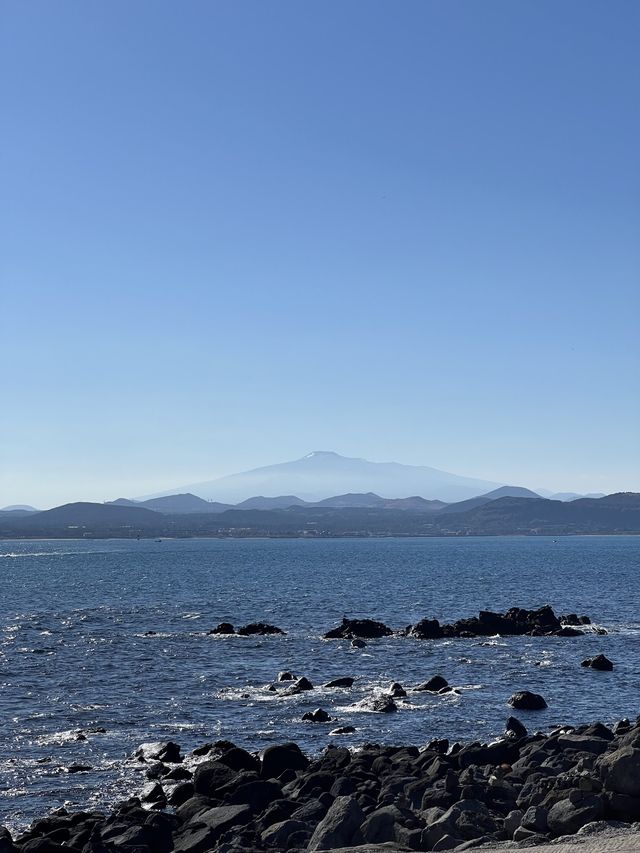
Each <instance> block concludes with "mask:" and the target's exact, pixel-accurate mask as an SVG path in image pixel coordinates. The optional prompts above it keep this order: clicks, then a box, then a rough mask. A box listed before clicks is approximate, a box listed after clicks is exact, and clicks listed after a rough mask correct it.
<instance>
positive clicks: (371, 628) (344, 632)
mask: <svg viewBox="0 0 640 853" xmlns="http://www.w3.org/2000/svg"><path fill="white" fill-rule="evenodd" d="M392 634H393V631H392V630H391V628H389V627H388V626H387V625H385V624H384V622H376V621H375V620H374V619H347V618H346V617H345V618H344V619H343V620H342V623H341V624H340V625H338V627H337V628H332V629H331V630H330V631H327V633H326V634H325V635H324V639H325V640H341V639H343V640H355V639H362V638H364V639H365V640H372V639H376V638H379V637H390V636H391V635H392Z"/></svg>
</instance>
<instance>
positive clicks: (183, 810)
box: [176, 794, 211, 823]
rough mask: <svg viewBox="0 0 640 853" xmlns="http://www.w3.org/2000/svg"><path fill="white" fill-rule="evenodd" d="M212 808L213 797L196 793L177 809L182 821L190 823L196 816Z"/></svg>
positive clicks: (177, 815)
mask: <svg viewBox="0 0 640 853" xmlns="http://www.w3.org/2000/svg"><path fill="white" fill-rule="evenodd" d="M210 808H211V799H210V798H209V797H204V796H202V794H194V795H193V796H192V797H189V799H188V800H185V801H184V802H183V803H182V804H181V805H179V806H178V808H177V809H176V817H177V818H178V820H179V821H180V823H189V822H190V821H191V820H193V818H194V817H197V816H198V815H199V814H201V812H206V811H207V809H210Z"/></svg>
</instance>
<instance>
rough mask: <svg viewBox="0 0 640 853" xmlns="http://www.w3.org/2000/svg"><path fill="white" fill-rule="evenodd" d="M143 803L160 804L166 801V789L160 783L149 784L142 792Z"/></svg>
mask: <svg viewBox="0 0 640 853" xmlns="http://www.w3.org/2000/svg"><path fill="white" fill-rule="evenodd" d="M140 799H141V801H142V802H143V803H160V802H164V801H165V800H166V796H165V793H164V789H163V787H162V785H161V784H160V783H159V782H149V784H148V785H145V786H144V788H143V789H142V791H141V792H140Z"/></svg>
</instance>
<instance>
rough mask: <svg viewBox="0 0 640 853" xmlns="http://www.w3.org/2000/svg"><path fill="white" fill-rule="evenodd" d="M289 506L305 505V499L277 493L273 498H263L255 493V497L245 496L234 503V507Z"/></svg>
mask: <svg viewBox="0 0 640 853" xmlns="http://www.w3.org/2000/svg"><path fill="white" fill-rule="evenodd" d="M290 506H306V501H303V500H302V498H297V497H296V496H295V495H278V496H277V497H274V498H265V497H264V495H257V496H256V497H255V498H247V500H246V501H241V502H240V503H239V504H236V506H235V509H288V508H289V507H290Z"/></svg>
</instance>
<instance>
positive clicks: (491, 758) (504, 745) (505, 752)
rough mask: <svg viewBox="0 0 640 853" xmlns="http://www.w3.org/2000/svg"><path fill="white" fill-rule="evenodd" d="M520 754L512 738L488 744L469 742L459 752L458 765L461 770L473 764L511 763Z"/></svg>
mask: <svg viewBox="0 0 640 853" xmlns="http://www.w3.org/2000/svg"><path fill="white" fill-rule="evenodd" d="M518 756H519V749H518V745H517V744H515V743H514V742H513V741H512V740H511V739H507V738H505V739H504V740H499V741H496V742H495V743H492V744H489V745H488V746H484V745H483V746H479V745H477V744H469V745H467V746H464V747H463V748H462V749H461V750H460V752H459V753H458V766H459V767H460V769H461V770H464V769H465V768H466V767H471V766H472V765H474V766H478V767H482V766H484V765H485V764H490V765H492V766H493V767H495V766H497V765H500V764H511V763H512V762H513V761H517V759H518Z"/></svg>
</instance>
